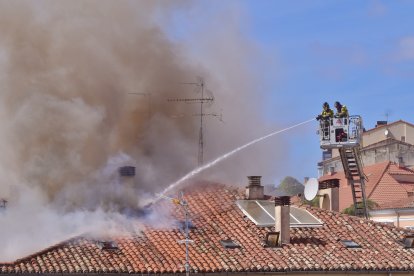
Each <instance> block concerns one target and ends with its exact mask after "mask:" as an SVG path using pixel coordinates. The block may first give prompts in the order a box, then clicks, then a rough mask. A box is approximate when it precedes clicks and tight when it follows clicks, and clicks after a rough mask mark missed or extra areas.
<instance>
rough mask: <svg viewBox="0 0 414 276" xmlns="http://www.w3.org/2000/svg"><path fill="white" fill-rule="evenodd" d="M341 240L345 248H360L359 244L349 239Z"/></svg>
mask: <svg viewBox="0 0 414 276" xmlns="http://www.w3.org/2000/svg"><path fill="white" fill-rule="evenodd" d="M341 242H342V244H343V245H344V246H345V247H346V248H361V246H360V245H359V244H357V243H356V242H354V241H351V240H341Z"/></svg>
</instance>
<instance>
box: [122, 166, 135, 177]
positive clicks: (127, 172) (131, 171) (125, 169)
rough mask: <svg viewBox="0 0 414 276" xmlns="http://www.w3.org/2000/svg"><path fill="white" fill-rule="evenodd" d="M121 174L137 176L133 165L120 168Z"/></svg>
mask: <svg viewBox="0 0 414 276" xmlns="http://www.w3.org/2000/svg"><path fill="white" fill-rule="evenodd" d="M119 175H120V176H135V167H133V166H124V167H120V168H119Z"/></svg>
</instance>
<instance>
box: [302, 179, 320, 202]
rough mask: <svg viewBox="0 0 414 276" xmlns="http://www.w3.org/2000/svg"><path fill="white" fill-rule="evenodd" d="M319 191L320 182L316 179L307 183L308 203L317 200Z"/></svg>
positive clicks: (306, 195)
mask: <svg viewBox="0 0 414 276" xmlns="http://www.w3.org/2000/svg"><path fill="white" fill-rule="evenodd" d="M318 189H319V181H318V180H317V179H316V178H310V179H309V180H308V182H306V183H305V198H306V200H308V201H311V200H312V199H314V198H315V196H316V194H317V193H318Z"/></svg>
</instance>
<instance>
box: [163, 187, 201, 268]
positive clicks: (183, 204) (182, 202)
mask: <svg viewBox="0 0 414 276" xmlns="http://www.w3.org/2000/svg"><path fill="white" fill-rule="evenodd" d="M158 196H159V198H165V199H168V200H171V201H172V203H174V204H176V205H180V206H181V207H182V208H183V210H184V216H185V232H184V240H179V241H178V243H179V244H183V243H184V244H185V264H184V268H185V274H186V276H189V275H190V268H191V266H190V253H189V245H190V244H192V243H194V241H193V240H190V234H189V211H188V202H187V201H186V200H185V199H184V193H183V192H181V196H180V198H173V197H169V196H165V195H163V194H160V195H158Z"/></svg>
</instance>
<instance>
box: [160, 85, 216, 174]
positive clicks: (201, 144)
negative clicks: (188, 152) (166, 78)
mask: <svg viewBox="0 0 414 276" xmlns="http://www.w3.org/2000/svg"><path fill="white" fill-rule="evenodd" d="M181 84H186V85H194V86H196V87H197V91H201V98H176V99H168V101H169V102H185V103H199V104H200V113H199V114H195V116H200V130H199V135H198V166H201V165H203V163H204V116H215V117H221V116H219V115H217V114H215V113H204V104H206V103H210V104H212V103H213V102H214V97H213V94H212V93H211V91H209V90H205V82H204V80H203V79H202V78H198V81H197V82H182V83H181ZM205 93H207V94H209V95H207V97H206V96H205V95H204V94H205Z"/></svg>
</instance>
